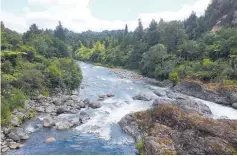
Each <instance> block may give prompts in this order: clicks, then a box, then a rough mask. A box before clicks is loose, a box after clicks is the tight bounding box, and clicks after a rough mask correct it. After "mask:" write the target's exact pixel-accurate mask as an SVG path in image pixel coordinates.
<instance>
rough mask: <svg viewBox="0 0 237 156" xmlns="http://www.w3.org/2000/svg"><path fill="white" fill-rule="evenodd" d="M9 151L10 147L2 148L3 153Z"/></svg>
mask: <svg viewBox="0 0 237 156" xmlns="http://www.w3.org/2000/svg"><path fill="white" fill-rule="evenodd" d="M8 150H9V148H8V147H4V148H1V151H2V152H3V153H5V152H7V151H8Z"/></svg>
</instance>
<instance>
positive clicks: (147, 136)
mask: <svg viewBox="0 0 237 156" xmlns="http://www.w3.org/2000/svg"><path fill="white" fill-rule="evenodd" d="M127 116H130V117H129V118H131V119H129V120H127V121H133V124H130V123H131V122H128V123H125V124H120V126H121V127H122V129H123V130H124V131H125V133H128V134H130V135H132V136H133V137H134V138H136V134H138V133H140V134H141V135H140V136H141V138H140V139H139V140H141V141H140V142H139V143H140V144H142V146H141V148H142V150H143V152H144V153H143V154H149V155H160V154H161V155H170V154H178V155H219V154H222V155H226V154H227V155H228V154H236V151H237V131H236V129H237V121H236V120H228V119H220V120H219V119H218V120H216V119H211V118H205V117H202V116H200V115H199V114H196V113H187V112H185V111H184V110H183V109H181V108H179V106H178V105H174V104H160V105H157V107H154V108H152V109H150V110H147V111H141V112H137V113H133V114H129V115H127ZM123 120H124V118H123V119H122V120H121V121H120V122H122V123H124V121H123ZM134 125H136V129H133V130H134V131H135V132H132V133H131V131H127V129H132V128H134ZM127 127H129V128H127ZM136 140H137V139H136Z"/></svg>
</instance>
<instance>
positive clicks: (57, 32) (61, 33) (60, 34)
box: [54, 21, 66, 41]
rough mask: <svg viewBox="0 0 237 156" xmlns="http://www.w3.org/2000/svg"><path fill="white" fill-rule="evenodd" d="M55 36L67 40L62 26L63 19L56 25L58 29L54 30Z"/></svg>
mask: <svg viewBox="0 0 237 156" xmlns="http://www.w3.org/2000/svg"><path fill="white" fill-rule="evenodd" d="M54 36H55V37H57V38H58V39H60V40H61V41H65V40H66V36H65V32H64V28H63V26H62V23H61V21H59V22H58V26H57V27H56V29H55V31H54Z"/></svg>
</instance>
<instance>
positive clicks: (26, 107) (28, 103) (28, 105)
mask: <svg viewBox="0 0 237 156" xmlns="http://www.w3.org/2000/svg"><path fill="white" fill-rule="evenodd" d="M24 108H25V109H30V108H31V106H30V100H25V102H24Z"/></svg>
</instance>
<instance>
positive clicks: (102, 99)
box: [97, 98, 105, 101]
mask: <svg viewBox="0 0 237 156" xmlns="http://www.w3.org/2000/svg"><path fill="white" fill-rule="evenodd" d="M104 100H105V98H99V99H97V101H104Z"/></svg>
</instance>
